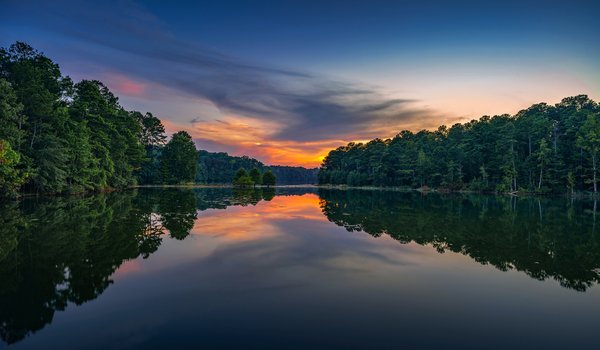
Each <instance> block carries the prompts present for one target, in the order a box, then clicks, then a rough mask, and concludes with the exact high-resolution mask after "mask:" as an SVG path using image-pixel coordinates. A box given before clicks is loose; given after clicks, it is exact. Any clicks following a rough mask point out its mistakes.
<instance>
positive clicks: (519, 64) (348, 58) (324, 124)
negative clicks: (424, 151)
mask: <svg viewBox="0 0 600 350" xmlns="http://www.w3.org/2000/svg"><path fill="white" fill-rule="evenodd" d="M17 40H19V41H24V42H27V43H29V44H30V45H32V46H33V47H35V48H36V49H38V50H40V51H42V52H44V53H45V54H46V55H47V56H48V57H50V58H51V59H53V60H54V61H55V62H57V63H58V64H59V65H60V67H61V70H62V72H63V74H65V75H69V76H71V78H73V79H74V80H75V81H78V80H81V79H97V80H101V81H102V82H104V83H105V84H106V85H107V86H108V87H109V88H110V89H111V90H112V91H113V92H114V93H115V94H116V95H117V96H118V97H119V100H120V103H121V105H122V106H123V107H125V108H126V109H128V110H138V111H142V112H151V113H153V114H154V115H155V116H157V117H159V118H160V119H161V120H162V121H163V124H164V125H165V128H166V129H167V131H168V132H169V133H173V132H176V131H178V130H186V131H187V132H189V133H190V135H192V137H193V138H194V140H195V142H196V145H197V147H198V148H201V149H206V150H208V151H211V152H228V153H230V154H232V155H248V156H251V157H255V158H257V159H259V160H261V161H263V162H264V163H266V164H269V165H299V166H307V167H315V166H318V165H319V164H320V162H321V160H322V158H323V157H324V156H325V155H326V154H327V152H328V151H329V150H330V149H333V148H336V147H338V146H341V145H344V144H346V143H348V142H350V141H366V140H370V139H373V138H376V137H379V138H388V137H393V136H394V135H395V134H397V133H398V132H399V131H401V130H411V131H418V130H421V129H436V128H437V127H438V126H439V125H441V124H445V125H449V126H450V125H452V124H454V123H457V122H465V121H469V120H472V119H477V118H479V117H481V116H483V115H496V114H504V113H510V114H514V113H516V112H518V111H519V110H521V109H523V108H527V107H528V106H530V105H532V104H534V103H539V102H547V103H551V104H554V103H557V102H559V101H560V100H561V99H562V98H564V97H567V96H573V95H579V94H587V95H588V96H590V97H591V98H592V99H594V100H596V101H598V100H600V2H598V1H552V0H550V1H527V0H521V1H427V0H422V1H411V2H407V1H379V0H370V1H352V0H346V1H327V0H319V1H312V0H305V1H249V0H245V1H244V0H238V1H228V0H220V1H193V2H192V1H189V2H188V1H159V0H153V1H141V0H138V1H134V0H106V1H63V0H53V1H28V0H0V46H2V47H7V46H9V45H10V44H12V43H14V42H15V41H17Z"/></svg>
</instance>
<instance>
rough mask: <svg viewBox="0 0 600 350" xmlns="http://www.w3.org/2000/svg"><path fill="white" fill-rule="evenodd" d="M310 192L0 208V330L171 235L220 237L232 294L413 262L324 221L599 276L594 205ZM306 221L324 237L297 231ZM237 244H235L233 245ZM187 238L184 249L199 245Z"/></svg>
mask: <svg viewBox="0 0 600 350" xmlns="http://www.w3.org/2000/svg"><path fill="white" fill-rule="evenodd" d="M307 191H309V190H307V189H294V188H292V189H284V190H278V192H277V195H276V193H275V191H274V190H273V189H241V190H238V189H195V190H190V189H146V190H139V191H130V192H123V193H113V194H103V195H97V196H93V197H84V198H77V197H72V198H52V199H28V200H25V201H22V202H19V203H8V204H5V205H3V206H2V207H1V210H0V223H1V225H0V280H1V281H2V283H1V284H0V337H1V338H2V340H4V342H6V343H9V344H11V343H15V342H18V341H19V340H21V339H23V338H25V337H26V336H27V335H28V334H30V333H32V332H35V331H37V330H39V329H42V328H43V327H44V326H46V325H47V324H49V323H50V322H52V320H53V317H54V315H55V312H56V311H61V310H65V309H66V308H67V307H68V305H69V304H75V305H81V304H83V303H85V302H87V301H89V300H93V299H95V298H97V297H98V296H99V295H100V294H102V293H103V292H104V291H105V290H106V288H107V287H108V286H109V285H110V284H111V283H113V281H114V279H115V278H116V276H118V275H119V274H120V275H121V276H123V275H125V274H128V273H131V274H135V273H136V272H137V271H138V269H139V263H140V261H141V259H146V258H148V257H150V256H151V255H152V254H154V253H155V252H157V250H159V247H160V246H161V245H162V244H163V243H165V241H168V240H169V239H173V240H171V241H172V242H176V241H179V240H186V242H190V241H192V240H193V239H190V236H193V237H203V238H206V237H214V238H215V240H217V241H218V242H216V243H215V242H212V243H211V242H209V241H202V242H201V243H202V244H203V245H204V246H203V247H204V249H209V248H210V247H209V245H210V244H213V245H215V244H219V243H223V242H227V243H229V244H228V245H225V244H223V247H221V248H220V251H219V254H214V255H213V256H212V257H210V258H207V259H206V260H205V261H204V262H203V264H204V266H208V267H214V268H213V269H211V268H206V269H205V270H204V271H202V273H203V274H208V275H204V276H205V277H206V276H208V277H210V280H213V281H219V282H220V284H219V283H215V284H216V285H228V286H229V287H230V290H236V289H239V287H240V286H243V288H246V289H251V288H252V286H257V288H258V289H261V290H265V288H268V289H269V290H273V291H277V290H280V289H279V288H296V287H293V286H298V285H299V284H298V283H300V282H305V280H303V279H302V276H304V277H306V276H310V278H306V279H307V280H311V281H317V282H318V283H320V282H327V281H330V280H331V276H332V275H334V274H338V275H342V274H344V276H345V277H347V278H345V279H344V283H346V282H347V283H350V282H351V277H349V276H350V275H351V274H354V275H356V274H358V273H361V271H365V266H364V265H363V264H365V263H367V261H366V260H365V259H362V258H360V257H369V258H372V259H376V260H377V261H378V262H379V264H380V265H376V264H372V265H371V267H373V266H376V267H377V268H378V269H382V268H383V267H382V266H383V264H387V265H389V266H392V268H390V269H389V270H387V271H386V273H391V274H393V273H395V272H396V271H395V270H394V267H395V266H398V265H399V264H401V263H405V264H407V265H409V264H412V263H413V261H411V259H413V258H409V257H404V260H403V261H400V262H399V260H398V256H392V254H390V253H389V251H390V250H396V251H398V250H400V247H399V245H397V244H393V245H392V247H391V248H389V247H386V248H385V249H386V250H385V251H384V250H383V249H382V248H381V246H382V245H380V246H378V247H374V246H372V245H368V244H366V243H365V242H348V241H344V240H343V239H342V238H341V237H333V235H332V232H330V230H328V229H324V227H326V226H322V225H327V226H330V227H332V228H335V226H334V225H332V224H330V223H328V222H327V221H326V220H329V221H331V222H333V223H335V224H336V225H338V226H342V227H344V228H345V229H346V230H347V231H351V232H352V231H364V232H367V233H368V234H370V235H372V236H374V237H381V236H389V237H392V238H394V239H395V240H397V241H398V242H400V243H410V242H416V243H418V244H420V245H431V246H433V247H434V248H435V249H437V251H438V252H440V253H443V252H446V251H451V252H456V253H460V254H462V255H464V256H468V257H469V258H471V259H472V260H473V261H476V262H478V263H479V264H489V265H493V266H494V267H496V268H497V269H500V270H503V271H506V270H518V271H522V272H524V273H526V274H527V275H528V276H530V277H532V278H535V279H538V280H545V279H555V280H557V281H558V282H559V283H560V284H561V285H562V286H564V287H566V288H568V289H571V290H577V291H586V290H587V289H588V288H589V287H591V286H593V285H595V284H597V283H598V282H600V249H599V248H600V247H599V243H600V242H599V239H598V237H597V235H596V234H595V210H594V209H595V208H594V204H593V202H589V203H588V202H575V203H572V202H569V201H565V200H560V199H559V200H550V199H535V198H529V199H527V198H526V199H518V198H514V197H490V196H440V195H433V194H430V195H427V196H423V195H420V194H417V193H398V192H385V191H337V190H325V189H320V190H319V191H318V197H317V196H316V195H315V194H310V195H303V194H305V193H306V192H307ZM309 192H315V190H310V191H309ZM261 202H262V204H260V205H259V203H261ZM266 204H268V205H266ZM226 208H229V209H228V210H221V209H226ZM314 223H319V225H318V226H317V225H314ZM321 224H322V225H321ZM286 230H288V231H289V232H287V231H286ZM303 230H304V231H306V230H313V231H318V234H319V235H320V236H319V237H316V236H310V235H305V234H299V233H300V232H302V231H303ZM337 230H338V231H342V229H337ZM282 232H283V233H282ZM285 232H287V233H288V236H287V237H283V236H284V235H285ZM290 232H291V233H292V237H291V238H290V235H289V233H290ZM346 236H348V235H346ZM364 236H366V237H369V236H367V235H364ZM338 238H339V239H338ZM253 240H261V241H260V242H250V241H253ZM290 240H291V241H292V242H293V244H291V243H290ZM240 241H243V242H245V244H237V245H236V244H231V242H240ZM343 241H344V242H343ZM372 241H377V242H379V241H381V240H379V239H378V240H372ZM390 241H391V240H390ZM363 243H364V244H363ZM350 247H351V248H350ZM192 248H194V249H196V250H193V251H192V252H191V254H193V255H194V256H198V255H200V254H201V253H202V252H201V251H199V249H197V248H198V247H196V246H192ZM163 249H164V247H163ZM423 249H425V248H423ZM407 251H408V250H407ZM407 251H403V252H402V254H405V255H407V254H408V253H407ZM178 253H181V254H184V253H185V252H181V251H178ZM344 254H345V255H344ZM348 254H353V255H352V257H350V258H349V257H348V256H349V255H348ZM434 254H436V255H437V253H434ZM157 255H158V254H157ZM398 255H400V254H398ZM205 256H209V254H206V255H205ZM357 257H359V258H357ZM138 258H141V259H138ZM223 259H227V261H228V263H229V264H232V265H235V266H234V268H232V270H234V271H235V272H234V273H235V276H236V278H238V280H231V279H227V278H223V279H219V278H218V276H217V275H218V274H222V273H223V272H224V270H223V266H224V263H223V262H222V260H223ZM211 264H214V265H211ZM249 265H251V266H249ZM475 265H477V264H475ZM311 268H314V269H311ZM326 269H329V270H328V272H327V273H329V274H330V275H326V273H325V272H324V271H325V270H326ZM117 270H118V271H117ZM308 270H310V271H308ZM257 271H259V273H257ZM115 272H117V273H115ZM309 272H310V273H309ZM250 276H252V277H250ZM261 276H262V278H263V280H261ZM298 276H301V277H298ZM323 276H326V277H323ZM321 277H323V280H320V278H321ZM362 277H363V278H369V277H365V275H363V276H362ZM363 282H364V281H363ZM356 283H357V285H359V284H360V283H361V281H359V280H358V279H357V281H356ZM323 285H324V286H325V285H326V283H323ZM357 285H355V286H353V288H354V289H357V288H358V287H357ZM290 286H292V287H290ZM178 287H183V286H178ZM404 287H406V286H404ZM331 288H333V287H331ZM332 290H333V289H332ZM317 291H319V292H322V291H321V290H317ZM274 293H275V292H274ZM315 293H316V292H315ZM576 294H578V293H576ZM316 295H317V294H316ZM311 300H313V299H312V298H311ZM332 320H333V319H332Z"/></svg>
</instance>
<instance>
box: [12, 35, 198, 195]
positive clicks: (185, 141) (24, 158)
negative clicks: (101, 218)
mask: <svg viewBox="0 0 600 350" xmlns="http://www.w3.org/2000/svg"><path fill="white" fill-rule="evenodd" d="M0 125H2V127H1V128H0V196H7V195H8V196H11V195H15V194H16V193H17V192H19V191H21V192H26V193H81V192H86V191H99V190H105V189H109V188H123V187H127V186H130V185H134V184H137V183H145V182H150V181H160V182H162V183H179V182H183V181H193V180H194V177H195V172H196V158H197V154H196V148H195V146H194V143H193V141H192V139H191V137H190V136H189V135H188V134H187V133H186V132H183V131H181V132H178V133H175V134H174V135H173V137H172V139H171V140H170V141H169V142H168V143H166V142H165V140H166V136H165V134H164V127H163V125H162V123H161V122H160V120H159V119H158V118H156V117H154V116H153V115H152V114H151V113H146V114H142V113H140V112H137V111H127V110H125V109H124V108H123V107H121V106H120V105H119V102H118V98H117V97H116V96H115V95H114V94H113V93H112V92H111V91H110V90H109V89H108V88H107V87H106V86H105V85H104V84H103V83H102V82H100V81H97V80H82V81H80V82H78V83H73V81H72V80H71V79H70V78H69V77H68V76H63V75H62V73H61V71H60V68H59V66H58V65H57V64H56V63H54V62H53V61H52V60H51V59H49V58H48V57H46V56H44V55H43V54H42V53H41V52H39V51H37V50H35V49H33V48H32V47H31V46H29V45H27V44H25V43H21V42H17V43H15V44H13V45H11V46H10V47H9V48H2V49H0ZM159 154H160V155H161V156H160V162H159V161H158V159H159Z"/></svg>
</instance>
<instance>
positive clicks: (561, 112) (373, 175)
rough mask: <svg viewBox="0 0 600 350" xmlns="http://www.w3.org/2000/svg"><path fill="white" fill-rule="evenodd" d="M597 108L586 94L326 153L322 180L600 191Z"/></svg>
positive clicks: (510, 190)
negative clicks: (551, 103) (515, 111)
mask: <svg viewBox="0 0 600 350" xmlns="http://www.w3.org/2000/svg"><path fill="white" fill-rule="evenodd" d="M598 151H600V105H599V104H598V103H596V102H594V101H593V100H591V99H590V98H588V96H586V95H579V96H573V97H567V98H564V99H563V100H562V101H561V102H560V103H557V104H555V105H549V104H546V103H539V104H535V105H533V106H531V107H529V108H527V109H524V110H521V111H520V112H518V113H517V114H515V115H508V114H504V115H497V116H493V117H490V116H484V117H482V118H480V119H478V120H472V121H470V122H468V123H464V124H455V125H453V126H452V127H450V128H448V127H446V126H444V125H442V126H440V127H439V128H438V129H437V130H435V131H427V130H422V131H419V132H417V133H413V132H411V131H406V130H405V131H401V132H400V133H398V134H397V135H396V136H395V137H393V138H391V139H385V140H382V139H374V140H372V141H369V142H368V143H366V144H363V143H349V144H348V145H346V146H343V147H339V148H337V149H335V150H332V151H330V152H329V154H328V155H327V157H325V159H324V160H323V163H322V167H321V171H320V172H319V183H320V184H332V185H340V184H341V185H349V186H394V187H406V188H437V189H439V190H446V191H460V190H470V191H476V192H499V193H514V192H528V193H569V194H573V193H575V192H593V193H596V192H597V167H598Z"/></svg>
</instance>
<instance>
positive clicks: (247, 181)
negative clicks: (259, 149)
mask: <svg viewBox="0 0 600 350" xmlns="http://www.w3.org/2000/svg"><path fill="white" fill-rule="evenodd" d="M233 185H234V186H236V187H253V186H254V181H252V178H251V177H250V176H248V175H243V176H240V177H238V178H237V179H235V180H234V181H233Z"/></svg>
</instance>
